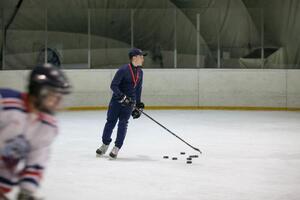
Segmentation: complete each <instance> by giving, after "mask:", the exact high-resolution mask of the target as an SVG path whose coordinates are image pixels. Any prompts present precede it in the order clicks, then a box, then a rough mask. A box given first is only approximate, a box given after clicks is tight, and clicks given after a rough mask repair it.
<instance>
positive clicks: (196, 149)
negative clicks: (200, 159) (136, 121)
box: [135, 107, 202, 154]
mask: <svg viewBox="0 0 300 200" xmlns="http://www.w3.org/2000/svg"><path fill="white" fill-rule="evenodd" d="M135 108H136V107H135ZM136 109H138V108H136ZM138 110H139V111H140V112H141V113H143V114H144V115H145V116H146V117H148V118H149V119H151V120H152V121H154V122H155V123H156V124H158V125H159V126H161V127H162V128H164V129H165V130H166V131H168V132H169V133H171V134H172V135H174V136H175V137H177V138H178V139H179V140H181V141H182V142H184V143H185V144H186V145H188V146H189V147H191V148H192V149H194V150H195V151H198V152H200V154H202V151H201V150H200V149H198V148H196V147H193V146H192V145H190V144H189V143H187V142H186V141H185V140H183V139H182V138H181V137H179V136H178V135H176V134H175V133H173V132H172V131H170V130H169V129H168V128H166V127H165V126H164V125H162V124H161V123H159V122H158V121H156V120H155V119H153V118H152V117H150V116H149V115H148V114H147V113H145V112H144V111H143V110H142V109H138Z"/></svg>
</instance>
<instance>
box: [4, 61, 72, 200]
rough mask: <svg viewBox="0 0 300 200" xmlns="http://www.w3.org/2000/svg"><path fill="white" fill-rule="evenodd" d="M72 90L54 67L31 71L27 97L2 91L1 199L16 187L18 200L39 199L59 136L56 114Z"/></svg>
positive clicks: (39, 67) (18, 93)
mask: <svg viewBox="0 0 300 200" xmlns="http://www.w3.org/2000/svg"><path fill="white" fill-rule="evenodd" d="M70 89H71V87H70V84H69V81H68V80H67V78H66V76H65V75H64V74H63V72H62V71H61V70H60V69H58V68H56V67H55V66H53V65H51V64H44V65H39V66H37V67H35V68H34V69H33V70H32V71H31V74H30V76H29V84H28V93H21V92H19V91H15V90H11V89H2V88H0V199H5V194H6V193H8V192H10V191H11V190H12V189H13V187H15V186H16V187H17V188H19V192H18V195H17V200H35V199H37V198H36V197H35V192H36V190H37V189H38V187H39V185H40V182H41V178H42V176H43V171H44V169H45V167H46V162H47V159H48V156H49V149H50V146H51V143H52V142H53V140H54V138H55V137H56V135H57V133H58V128H57V125H56V122H55V118H54V113H55V111H56V110H57V109H58V107H59V104H60V102H61V100H62V98H63V95H65V94H69V93H70Z"/></svg>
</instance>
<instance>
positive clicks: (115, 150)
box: [109, 146, 120, 159]
mask: <svg viewBox="0 0 300 200" xmlns="http://www.w3.org/2000/svg"><path fill="white" fill-rule="evenodd" d="M119 150H120V149H119V148H118V147H116V146H114V148H113V149H112V150H111V152H110V154H109V157H110V158H112V159H116V158H117V156H118V152H119Z"/></svg>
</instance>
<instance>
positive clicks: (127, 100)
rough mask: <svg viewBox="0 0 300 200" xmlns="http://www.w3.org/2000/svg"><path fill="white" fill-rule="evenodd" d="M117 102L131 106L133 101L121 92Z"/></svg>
mask: <svg viewBox="0 0 300 200" xmlns="http://www.w3.org/2000/svg"><path fill="white" fill-rule="evenodd" d="M119 103H120V104H122V105H123V106H132V105H133V104H134V102H133V101H132V99H131V98H130V97H127V96H126V95H125V94H123V95H122V96H121V98H120V100H119Z"/></svg>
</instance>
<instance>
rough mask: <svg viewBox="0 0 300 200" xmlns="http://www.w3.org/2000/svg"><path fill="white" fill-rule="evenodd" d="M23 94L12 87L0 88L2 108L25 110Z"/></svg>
mask: <svg viewBox="0 0 300 200" xmlns="http://www.w3.org/2000/svg"><path fill="white" fill-rule="evenodd" d="M23 97H24V94H23V93H22V92H20V91H17V90H13V89H6V88H0V103H1V104H2V107H3V109H4V110H21V111H25V103H24V101H23Z"/></svg>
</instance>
